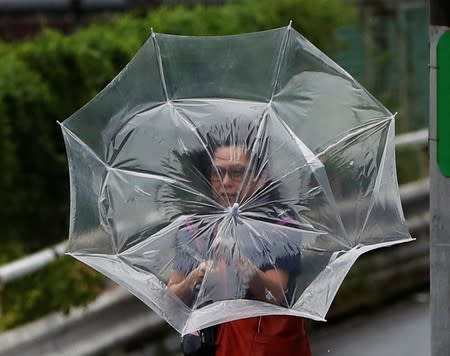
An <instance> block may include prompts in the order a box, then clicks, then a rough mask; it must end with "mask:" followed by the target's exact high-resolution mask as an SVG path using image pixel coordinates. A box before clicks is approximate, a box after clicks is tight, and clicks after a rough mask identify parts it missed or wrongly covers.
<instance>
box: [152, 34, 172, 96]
mask: <svg viewBox="0 0 450 356" xmlns="http://www.w3.org/2000/svg"><path fill="white" fill-rule="evenodd" d="M151 37H152V41H153V45H154V46H155V50H156V61H157V62H158V70H159V77H160V79H161V85H162V89H163V92H164V97H165V99H166V101H167V102H169V101H170V99H169V94H168V92H167V84H166V77H165V75H164V67H163V63H162V58H161V49H160V47H159V44H158V40H157V39H156V33H155V32H153V29H152V36H151Z"/></svg>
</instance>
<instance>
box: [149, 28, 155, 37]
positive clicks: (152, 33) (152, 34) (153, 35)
mask: <svg viewBox="0 0 450 356" xmlns="http://www.w3.org/2000/svg"><path fill="white" fill-rule="evenodd" d="M150 33H151V36H152V37H155V36H156V33H155V31H153V27H150Z"/></svg>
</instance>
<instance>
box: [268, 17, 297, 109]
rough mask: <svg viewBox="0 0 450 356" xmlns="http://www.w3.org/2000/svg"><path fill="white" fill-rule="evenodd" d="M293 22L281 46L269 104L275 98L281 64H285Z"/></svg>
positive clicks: (287, 29)
mask: <svg viewBox="0 0 450 356" xmlns="http://www.w3.org/2000/svg"><path fill="white" fill-rule="evenodd" d="M291 22H292V21H291ZM291 22H289V25H288V26H287V27H286V32H285V34H284V36H283V40H282V42H281V45H280V52H279V53H278V58H277V69H276V74H275V78H274V81H273V85H272V93H271V94H270V101H269V104H270V103H271V102H272V100H273V96H274V94H275V90H276V88H277V85H278V80H279V79H280V72H281V64H282V63H283V60H284V57H285V55H286V50H287V45H288V41H289V34H290V32H291V28H292V27H291Z"/></svg>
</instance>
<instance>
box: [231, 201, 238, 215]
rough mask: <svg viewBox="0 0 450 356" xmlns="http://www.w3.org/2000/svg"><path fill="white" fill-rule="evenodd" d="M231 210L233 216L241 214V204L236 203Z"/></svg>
mask: <svg viewBox="0 0 450 356" xmlns="http://www.w3.org/2000/svg"><path fill="white" fill-rule="evenodd" d="M230 212H231V215H232V216H233V217H237V216H238V215H239V204H238V203H234V204H233V206H232V207H231V209H230Z"/></svg>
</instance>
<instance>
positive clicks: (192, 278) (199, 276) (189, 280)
mask: <svg viewBox="0 0 450 356" xmlns="http://www.w3.org/2000/svg"><path fill="white" fill-rule="evenodd" d="M208 267H209V262H202V263H200V264H199V265H198V267H197V268H195V269H194V270H192V271H191V273H189V274H188V276H187V277H186V279H185V283H186V284H187V285H188V286H189V289H190V290H191V291H193V290H194V288H195V286H196V285H198V284H201V283H202V282H203V278H204V277H205V273H206V269H207V268H208Z"/></svg>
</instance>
